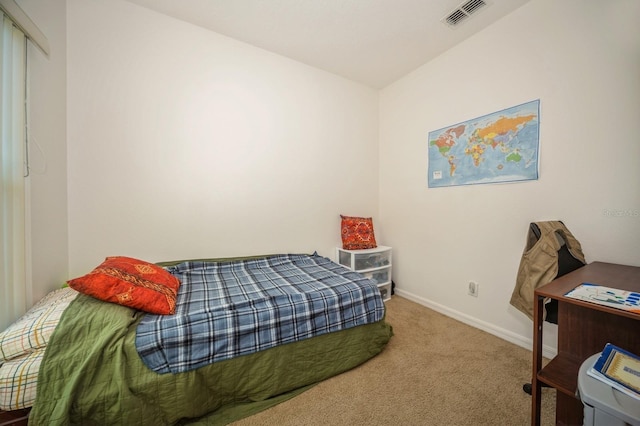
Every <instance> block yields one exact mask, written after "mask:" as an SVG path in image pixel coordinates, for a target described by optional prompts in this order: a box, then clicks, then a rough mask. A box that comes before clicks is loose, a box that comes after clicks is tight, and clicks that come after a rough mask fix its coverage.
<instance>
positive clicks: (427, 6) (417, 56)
mask: <svg viewBox="0 0 640 426" xmlns="http://www.w3.org/2000/svg"><path fill="white" fill-rule="evenodd" d="M128 1H129V2H131V3H135V4H138V5H140V6H143V7H145V8H148V9H151V10H154V11H157V12H160V13H163V14H166V15H169V16H172V17H174V18H177V19H180V20H183V21H186V22H189V23H192V24H195V25H198V26H200V27H203V28H207V29H210V30H212V31H215V32H217V33H220V34H223V35H226V36H228V37H232V38H234V39H237V40H240V41H243V42H246V43H249V44H251V45H254V46H257V47H260V48H263V49H266V50H269V51H271V52H274V53H277V54H280V55H282V56H286V57H288V58H291V59H294V60H297V61H299V62H302V63H305V64H308V65H311V66H313V67H316V68H320V69H323V70H326V71H329V72H331V73H334V74H338V75H341V76H343V77H346V78H348V79H351V80H354V81H357V82H361V83H363V84H366V85H368V86H371V87H374V88H382V87H385V86H387V85H388V84H390V83H393V82H394V81H395V80H397V79H399V78H400V77H403V76H404V75H406V74H408V73H410V72H411V71H413V70H415V69H416V68H418V67H420V66H421V65H423V64H425V63H426V62H428V61H430V60H431V59H433V58H435V57H436V56H438V55H439V54H441V53H442V52H444V51H446V50H447V49H449V48H451V47H453V46H455V45H456V44H458V43H460V42H461V41H463V40H465V39H466V38H468V37H470V36H472V35H473V34H475V33H477V32H478V31H480V30H482V29H483V28H486V27H487V26H489V25H491V24H492V23H494V22H496V21H497V20H499V19H500V18H502V17H503V16H505V15H507V14H509V13H510V12H512V11H513V10H515V9H517V8H519V7H520V6H522V5H523V4H525V3H527V2H528V1H529V0H470V1H469V0H465V1H463V2H462V3H461V2H460V1H459V0H180V1H176V0H128ZM477 1H480V2H481V3H482V2H484V3H486V4H485V5H484V6H482V7H480V8H478V9H476V10H475V11H474V12H473V13H471V14H469V16H468V17H466V18H465V19H463V20H462V21H460V23H459V24H458V25H456V26H455V27H452V26H450V25H448V24H446V23H444V22H443V18H444V17H446V16H448V15H449V14H450V13H451V12H453V11H454V10H455V9H456V8H459V7H461V6H463V5H467V4H468V3H472V2H477Z"/></svg>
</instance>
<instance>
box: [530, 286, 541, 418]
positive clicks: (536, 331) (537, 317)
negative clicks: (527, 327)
mask: <svg viewBox="0 0 640 426" xmlns="http://www.w3.org/2000/svg"><path fill="white" fill-rule="evenodd" d="M543 316H544V297H540V296H536V300H535V306H534V311H533V374H532V378H531V426H540V410H541V408H542V385H541V384H540V382H539V381H538V371H540V370H541V369H542V323H543Z"/></svg>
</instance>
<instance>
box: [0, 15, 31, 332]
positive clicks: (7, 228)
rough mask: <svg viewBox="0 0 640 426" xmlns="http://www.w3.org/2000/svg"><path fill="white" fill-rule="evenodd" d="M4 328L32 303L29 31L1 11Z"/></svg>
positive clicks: (0, 295) (0, 323)
mask: <svg viewBox="0 0 640 426" xmlns="http://www.w3.org/2000/svg"><path fill="white" fill-rule="evenodd" d="M0 18H1V19H0V21H1V22H0V80H1V81H0V98H1V103H0V129H1V131H0V137H1V139H0V148H1V149H0V167H1V169H0V177H1V185H0V242H1V245H0V330H3V329H4V328H6V327H7V326H8V325H9V324H11V323H12V322H13V321H15V320H16V319H17V318H18V317H19V316H20V315H22V314H23V313H24V312H25V310H26V308H27V303H28V302H27V294H29V291H28V290H29V289H28V288H27V282H26V244H25V175H26V173H25V168H26V167H25V157H26V156H25V151H26V145H25V120H26V108H25V98H26V97H25V88H26V76H25V73H26V36H25V35H24V33H23V32H22V31H21V30H20V29H18V28H17V27H16V26H15V25H14V24H13V22H12V20H11V19H9V17H8V16H6V15H5V14H4V13H2V12H1V11H0Z"/></svg>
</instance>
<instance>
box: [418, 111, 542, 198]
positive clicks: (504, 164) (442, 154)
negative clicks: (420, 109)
mask: <svg viewBox="0 0 640 426" xmlns="http://www.w3.org/2000/svg"><path fill="white" fill-rule="evenodd" d="M539 117H540V100H535V101H531V102H527V103H525V104H522V105H518V106H514V107H511V108H507V109H504V110H502V111H498V112H494V113H492V114H488V115H484V116H482V117H479V118H476V119H473V120H468V121H465V122H463V123H460V124H455V125H453V126H448V127H445V128H443V129H439V130H434V131H432V132H429V178H428V181H429V188H435V187H442V186H456V185H471V184H481V183H498V182H516V181H523V180H535V179H538V147H539V130H540V120H539Z"/></svg>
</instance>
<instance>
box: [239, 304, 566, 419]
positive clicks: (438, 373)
mask: <svg viewBox="0 0 640 426" xmlns="http://www.w3.org/2000/svg"><path fill="white" fill-rule="evenodd" d="M387 320H388V321H389V323H390V324H391V325H392V326H393V329H394V336H393V337H392V338H391V341H390V342H389V344H388V345H387V347H386V348H385V349H384V351H383V352H382V353H381V354H379V355H378V356H376V357H375V358H373V359H371V360H369V361H368V362H366V363H365V364H363V365H361V366H359V367H357V368H355V369H353V370H351V371H348V372H346V373H344V374H341V375H339V376H336V377H333V378H331V379H329V380H326V381H324V382H322V383H319V384H318V385H317V386H314V387H313V388H311V389H310V390H308V391H307V392H304V393H303V394H301V395H299V396H297V397H295V398H293V399H291V400H289V401H286V402H284V403H282V404H279V405H277V406H275V407H273V408H271V409H268V410H266V411H263V412H261V413H259V414H256V415H254V416H251V417H248V418H246V419H243V420H240V421H238V422H236V423H234V425H235V426H250V425H278V426H289V425H291V426H293V425H295V426H302V425H446V426H454V425H492V426H493V425H510V426H515V425H528V424H530V412H531V397H530V396H529V395H527V394H526V393H524V392H523V391H522V385H523V383H527V382H530V381H531V351H528V350H525V349H523V348H521V347H519V346H516V345H514V344H512V343H509V342H506V341H504V340H502V339H500V338H498V337H495V336H493V335H490V334H488V333H485V332H483V331H481V330H478V329H476V328H473V327H470V326H468V325H466V324H463V323H461V322H459V321H456V320H454V319H451V318H449V317H446V316H444V315H442V314H439V313H437V312H435V311H432V310H430V309H428V308H426V307H424V306H421V305H419V304H417V303H414V302H411V301H409V300H407V299H403V298H401V297H398V296H394V297H393V298H392V299H391V300H390V301H388V302H387ZM554 392H555V391H554V390H552V389H543V401H542V410H543V418H542V424H543V425H544V426H547V425H552V424H554V416H555V414H554V413H555V393H554Z"/></svg>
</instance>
